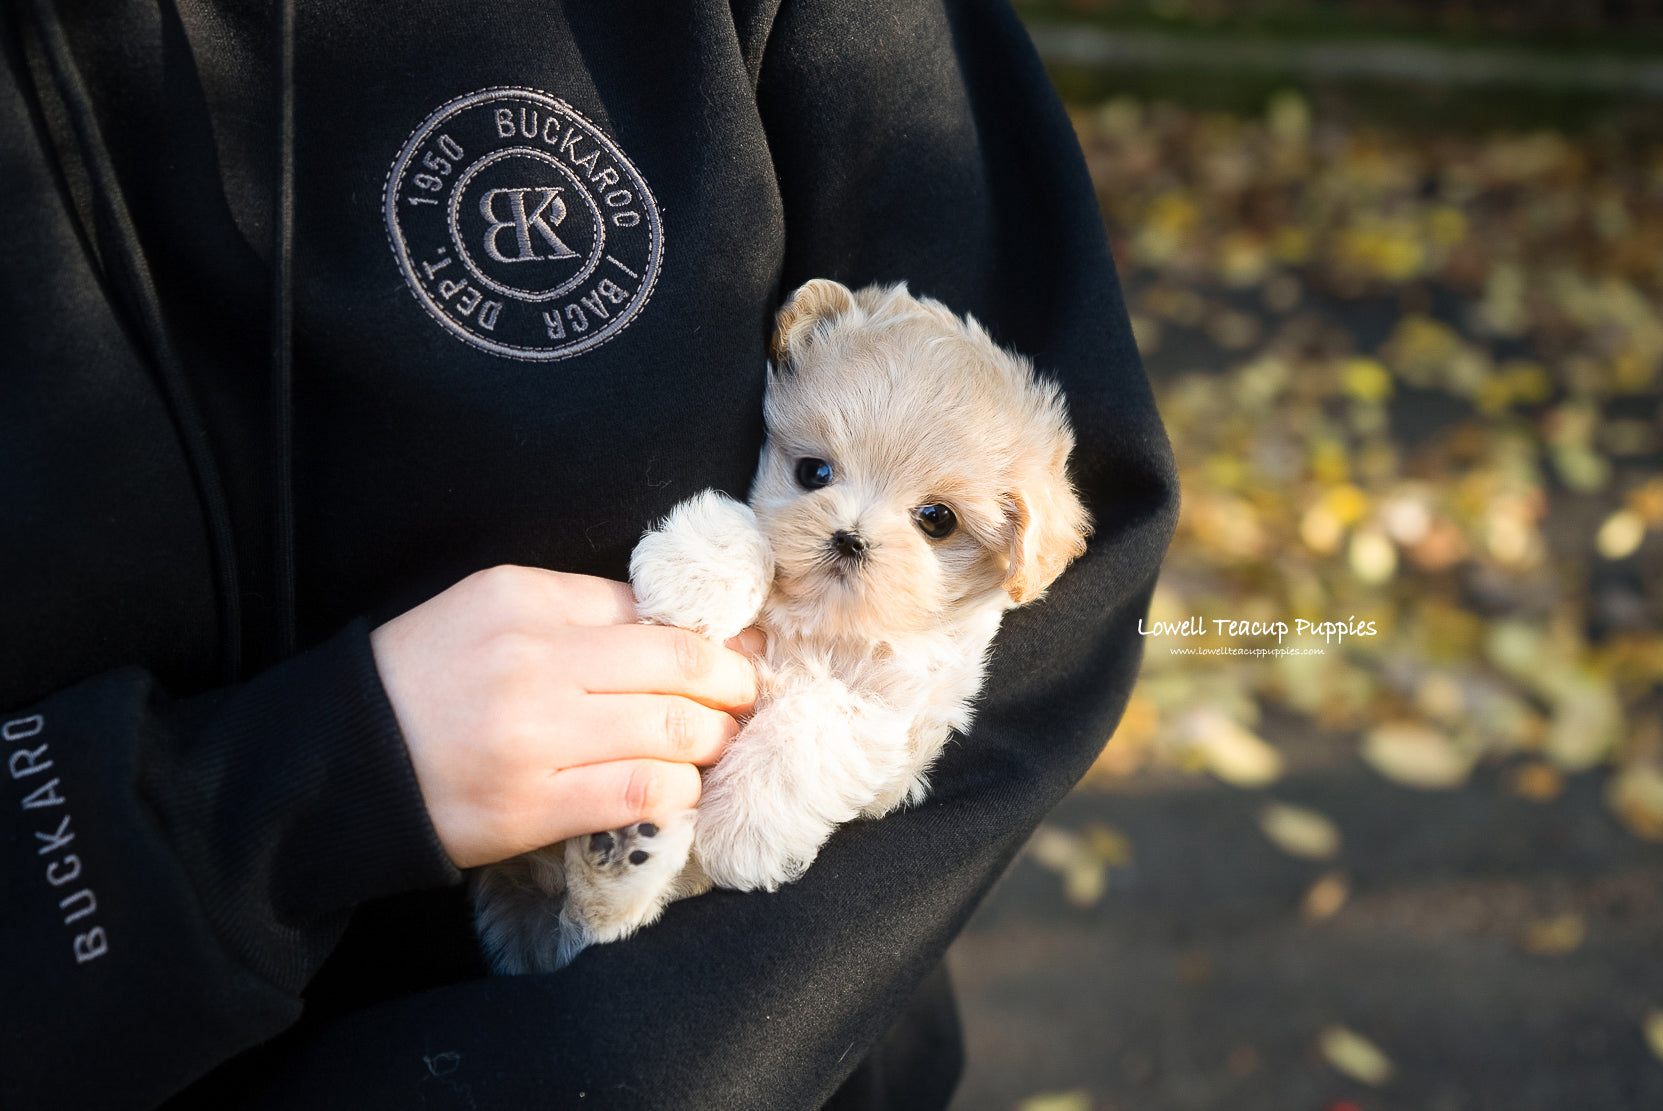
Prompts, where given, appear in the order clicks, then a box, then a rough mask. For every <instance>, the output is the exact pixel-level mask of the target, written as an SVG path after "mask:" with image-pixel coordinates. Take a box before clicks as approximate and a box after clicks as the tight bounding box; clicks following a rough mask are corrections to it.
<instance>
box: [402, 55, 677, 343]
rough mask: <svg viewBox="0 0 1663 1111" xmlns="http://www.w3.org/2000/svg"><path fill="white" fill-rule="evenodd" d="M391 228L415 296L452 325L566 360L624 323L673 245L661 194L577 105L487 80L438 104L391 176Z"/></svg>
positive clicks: (469, 334) (468, 336) (474, 337)
mask: <svg viewBox="0 0 1663 1111" xmlns="http://www.w3.org/2000/svg"><path fill="white" fill-rule="evenodd" d="M386 212H387V236H388V238H389V239H390V240H391V241H392V245H393V253H394V254H395V255H396V256H397V257H398V265H399V268H400V269H401V270H403V271H404V277H405V280H406V281H408V282H409V283H410V289H411V291H412V292H414V293H415V295H416V298H417V299H418V300H419V301H421V303H422V305H423V306H424V307H425V308H426V309H427V311H428V312H429V313H431V314H432V315H433V318H434V319H435V320H437V321H438V322H439V323H440V324H442V325H444V326H445V327H446V328H447V329H449V330H450V332H451V333H452V334H453V335H456V336H458V337H460V338H461V339H463V340H466V341H467V342H468V343H471V344H473V345H474V346H475V347H478V348H481V349H482V350H485V351H489V352H492V353H493V354H497V355H506V356H508V357H510V358H514V359H531V360H536V361H548V360H552V359H564V358H566V357H567V356H569V355H576V354H579V353H581V352H584V351H587V350H589V349H590V348H592V347H596V346H598V345H600V344H602V343H605V342H606V341H607V340H609V339H611V338H612V337H613V336H615V335H617V334H618V333H619V332H620V331H622V330H623V328H624V326H625V325H627V324H628V323H629V322H630V321H631V320H632V319H634V317H635V314H636V313H638V312H640V311H641V306H643V305H645V304H646V303H647V298H648V297H650V296H651V295H652V288H653V283H654V282H655V281H657V279H658V271H659V266H660V264H661V263H662V261H663V255H664V229H663V225H662V224H661V223H660V221H659V218H658V203H657V202H656V201H655V200H653V196H652V193H651V192H650V191H649V190H648V189H647V183H646V182H645V181H644V180H642V177H641V174H640V172H639V171H638V170H636V168H635V166H634V165H632V164H631V163H630V161H629V159H628V158H625V157H624V152H623V151H621V150H619V149H618V147H617V145H616V144H614V143H613V142H612V140H611V139H608V138H607V137H606V136H605V135H603V134H601V131H600V129H599V128H597V127H596V126H595V125H594V124H592V123H590V122H589V121H588V120H586V119H584V118H583V117H582V116H581V115H579V114H578V113H577V111H576V110H574V109H573V108H572V107H571V106H570V105H569V104H567V103H565V102H564V101H562V100H558V99H556V98H555V97H552V96H549V95H548V94H547V93H540V92H537V91H535V90H532V89H514V88H501V89H485V90H482V91H480V92H477V93H470V94H469V95H467V96H463V97H458V98H457V99H455V100H453V101H451V102H450V103H449V104H446V105H444V106H443V107H442V108H440V109H439V110H438V111H436V112H434V113H433V114H432V115H431V116H429V117H428V118H427V119H426V120H425V121H424V122H423V123H422V125H421V126H420V127H418V128H417V129H416V131H415V133H414V134H412V135H411V136H410V139H409V141H408V142H406V143H405V144H404V149H403V150H401V151H400V152H399V155H398V159H397V160H396V161H395V162H394V163H393V168H392V170H391V171H389V172H388V174H387V195H386Z"/></svg>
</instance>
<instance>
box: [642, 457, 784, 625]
mask: <svg viewBox="0 0 1663 1111" xmlns="http://www.w3.org/2000/svg"><path fill="white" fill-rule="evenodd" d="M773 580H774V557H773V552H772V551H771V550H770V549H769V547H768V541H767V538H766V537H764V536H763V535H762V531H761V529H759V528H758V527H757V523H756V515H755V514H754V513H752V512H751V510H750V507H749V506H745V505H741V504H740V503H739V502H736V501H734V500H733V499H732V498H729V497H726V496H724V495H722V494H719V493H717V492H716V491H714V490H706V491H704V492H703V493H701V494H695V495H694V496H693V497H691V498H688V499H687V500H686V501H684V502H682V503H680V504H679V505H677V506H676V507H675V508H674V509H672V510H670V515H669V516H668V517H666V518H665V519H664V521H663V522H662V523H660V524H659V525H658V527H657V528H654V529H652V530H651V531H649V532H648V533H647V534H646V535H645V536H643V537H641V540H640V543H638V544H636V545H635V551H634V552H633V553H631V555H630V559H629V582H630V586H632V587H633V588H634V589H635V601H636V607H637V609H638V610H639V612H640V614H641V616H642V617H643V618H644V619H646V620H648V621H653V622H656V623H658V624H660V625H675V626H678V627H680V628H683V629H691V630H693V631H694V632H696V633H701V634H703V635H704V636H707V637H709V638H710V639H711V640H714V641H716V642H717V643H721V642H722V641H725V640H727V639H728V638H729V637H732V636H735V635H737V634H738V633H739V631H740V630H741V629H743V628H745V627H746V626H747V625H749V624H751V623H752V622H753V621H755V620H756V615H757V613H758V611H760V610H761V609H762V603H763V601H764V600H765V599H766V598H767V597H768V588H769V586H770V584H772V582H773Z"/></svg>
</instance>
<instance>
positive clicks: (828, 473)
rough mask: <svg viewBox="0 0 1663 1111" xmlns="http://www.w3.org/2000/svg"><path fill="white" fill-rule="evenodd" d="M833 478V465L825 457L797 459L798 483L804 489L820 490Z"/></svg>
mask: <svg viewBox="0 0 1663 1111" xmlns="http://www.w3.org/2000/svg"><path fill="white" fill-rule="evenodd" d="M831 480H832V465H831V464H830V463H828V462H826V461H825V460H824V459H799V460H797V485H798V486H801V487H802V488H803V489H804V490H818V489H820V487H822V486H826V485H829V484H830V483H831Z"/></svg>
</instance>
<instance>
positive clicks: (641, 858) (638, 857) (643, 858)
mask: <svg viewBox="0 0 1663 1111" xmlns="http://www.w3.org/2000/svg"><path fill="white" fill-rule="evenodd" d="M647 856H648V854H647V853H645V852H643V851H642V850H640V849H636V850H635V851H634V852H632V853H630V854H629V862H630V863H631V864H645V863H646V862H647Z"/></svg>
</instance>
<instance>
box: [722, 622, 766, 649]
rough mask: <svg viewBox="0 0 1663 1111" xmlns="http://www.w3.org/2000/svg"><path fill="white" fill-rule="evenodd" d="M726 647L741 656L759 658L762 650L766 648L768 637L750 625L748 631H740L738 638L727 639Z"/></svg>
mask: <svg viewBox="0 0 1663 1111" xmlns="http://www.w3.org/2000/svg"><path fill="white" fill-rule="evenodd" d="M727 646H728V647H729V648H731V649H733V650H734V651H735V652H738V653H739V654H740V655H742V656H760V655H761V654H762V650H763V649H764V648H767V647H768V637H767V635H766V634H765V633H763V631H762V630H761V629H759V628H757V627H756V626H755V625H752V626H751V627H750V628H748V629H741V630H740V631H739V635H738V636H735V637H729V638H728V640H727Z"/></svg>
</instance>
